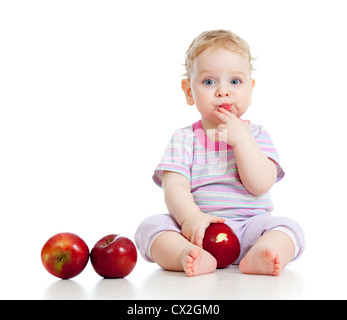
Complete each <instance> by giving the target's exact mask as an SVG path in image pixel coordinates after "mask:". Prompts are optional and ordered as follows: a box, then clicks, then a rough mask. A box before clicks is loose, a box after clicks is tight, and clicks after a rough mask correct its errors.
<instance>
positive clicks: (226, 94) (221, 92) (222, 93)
mask: <svg viewBox="0 0 347 320" xmlns="http://www.w3.org/2000/svg"><path fill="white" fill-rule="evenodd" d="M216 96H217V97H219V98H220V97H229V96H230V91H229V90H228V89H227V88H219V89H218V90H217V92H216Z"/></svg>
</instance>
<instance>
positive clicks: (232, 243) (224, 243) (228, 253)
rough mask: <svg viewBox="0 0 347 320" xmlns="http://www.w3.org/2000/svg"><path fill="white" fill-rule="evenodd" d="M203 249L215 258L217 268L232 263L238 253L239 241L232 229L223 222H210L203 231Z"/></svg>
mask: <svg viewBox="0 0 347 320" xmlns="http://www.w3.org/2000/svg"><path fill="white" fill-rule="evenodd" d="M202 247H203V248H204V250H206V251H208V252H209V253H211V254H212V255H213V256H214V257H215V258H216V260H217V268H225V267H227V266H229V265H230V264H232V263H234V262H235V261H236V260H237V258H238V257H239V255H240V242H239V239H238V238H237V236H236V234H235V233H234V231H233V230H232V229H231V228H230V227H229V226H228V225H226V224H225V223H212V224H210V225H209V227H208V228H207V229H206V231H205V237H204V240H203V243H202Z"/></svg>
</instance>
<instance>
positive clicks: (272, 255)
mask: <svg viewBox="0 0 347 320" xmlns="http://www.w3.org/2000/svg"><path fill="white" fill-rule="evenodd" d="M251 62H252V57H251V54H250V50H249V47H248V45H247V43H246V42H245V41H244V40H243V39H242V38H240V37H239V36H237V35H236V34H234V33H232V32H229V31H226V30H214V31H208V32H203V33H202V34H200V35H199V36H198V37H197V38H196V39H194V40H193V42H192V44H191V45H190V47H189V49H188V51H187V53H186V63H185V68H186V74H185V78H184V79H183V80H182V89H183V91H184V94H185V97H186V100H187V104H188V105H195V106H196V108H197V110H198V111H199V113H200V114H201V120H199V121H198V122H196V123H194V124H193V125H191V126H188V127H185V128H182V129H179V130H177V131H176V132H175V133H174V134H173V136H172V138H171V141H170V143H169V145H168V146H167V148H166V150H165V152H164V155H163V157H162V159H161V161H160V163H159V165H158V166H157V168H156V170H155V173H154V176H153V179H154V181H155V183H156V184H158V185H159V186H160V187H162V188H163V190H164V197H165V203H166V206H167V209H168V212H169V214H160V215H154V216H151V217H149V218H147V219H145V220H144V221H143V222H142V223H141V224H140V226H139V227H138V229H137V231H136V235H135V241H136V245H137V247H138V248H139V251H140V253H141V254H142V256H143V257H144V258H145V259H146V260H147V261H151V262H153V261H154V262H156V263H157V264H158V265H159V266H161V267H162V268H164V269H166V270H172V271H184V272H185V273H186V274H187V276H197V275H201V274H206V273H210V272H213V271H215V270H216V267H217V262H216V259H215V258H214V257H213V256H212V255H211V254H210V253H208V252H207V251H205V250H204V249H203V247H202V242H203V238H204V234H205V230H206V228H207V227H208V226H209V225H210V224H211V223H226V224H227V225H229V226H230V227H231V228H232V229H233V230H234V232H235V233H236V234H237V236H238V238H239V240H240V243H241V253H240V256H239V258H238V260H237V261H236V262H235V264H239V268H240V270H241V271H242V272H243V273H247V274H261V275H273V276H278V275H280V273H281V271H282V269H283V268H284V267H285V266H286V265H287V264H288V263H289V262H290V261H292V260H294V259H297V258H298V257H299V256H300V255H301V254H302V252H303V250H304V233H303V231H302V229H301V227H300V226H299V225H298V224H297V223H296V222H295V221H293V220H291V219H288V218H284V217H275V216H272V215H271V211H272V202H271V200H270V196H269V190H270V189H271V187H272V186H273V184H274V183H275V182H278V181H279V180H281V179H282V178H283V176H284V171H283V169H282V168H281V166H280V162H279V158H278V153H277V151H276V149H275V147H274V145H273V143H272V141H271V138H270V136H269V134H268V133H267V132H266V131H265V129H264V128H263V127H262V126H259V125H256V124H251V123H250V121H248V120H242V119H241V116H242V115H243V114H244V113H245V112H246V111H247V109H248V107H249V106H250V104H251V96H252V90H253V88H254V85H255V81H254V80H253V79H252V64H251Z"/></svg>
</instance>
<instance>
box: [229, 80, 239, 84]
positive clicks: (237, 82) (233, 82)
mask: <svg viewBox="0 0 347 320" xmlns="http://www.w3.org/2000/svg"><path fill="white" fill-rule="evenodd" d="M230 83H231V84H240V83H241V81H240V80H239V79H233V80H231V81H230Z"/></svg>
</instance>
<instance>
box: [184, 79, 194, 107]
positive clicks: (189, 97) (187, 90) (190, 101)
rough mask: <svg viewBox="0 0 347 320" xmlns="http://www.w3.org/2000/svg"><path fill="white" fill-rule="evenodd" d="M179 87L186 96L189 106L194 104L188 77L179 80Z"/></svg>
mask: <svg viewBox="0 0 347 320" xmlns="http://www.w3.org/2000/svg"><path fill="white" fill-rule="evenodd" d="M181 88H182V90H183V92H184V94H185V96H186V100H187V104H188V105H190V106H193V105H194V103H195V102H194V98H193V95H192V88H191V86H190V80H189V79H187V78H186V79H183V80H182V82H181Z"/></svg>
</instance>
